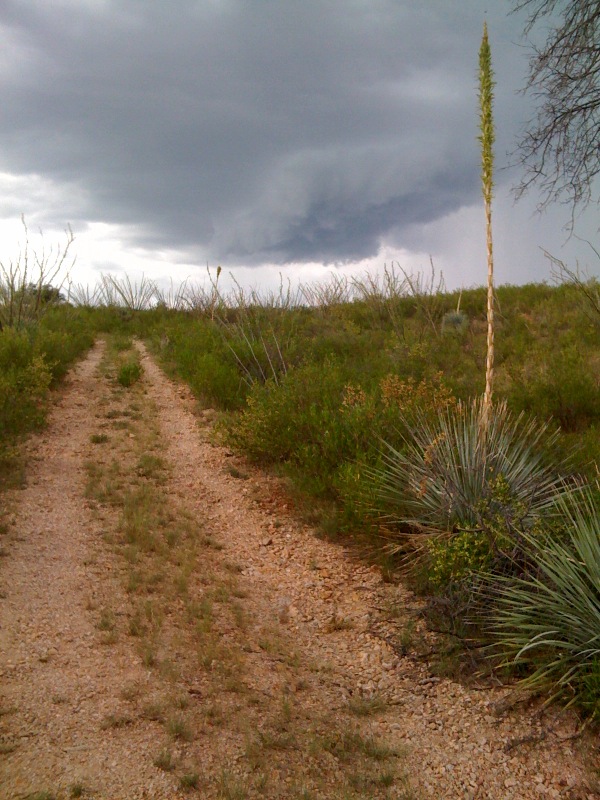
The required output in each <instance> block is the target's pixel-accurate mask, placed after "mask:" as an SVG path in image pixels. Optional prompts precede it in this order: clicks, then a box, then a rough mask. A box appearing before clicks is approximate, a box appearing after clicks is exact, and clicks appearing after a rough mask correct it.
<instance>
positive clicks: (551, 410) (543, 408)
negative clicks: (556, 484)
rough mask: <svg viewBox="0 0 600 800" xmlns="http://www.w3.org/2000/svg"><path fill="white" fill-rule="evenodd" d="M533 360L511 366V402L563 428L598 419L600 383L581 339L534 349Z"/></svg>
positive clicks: (576, 428)
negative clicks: (512, 376) (542, 348)
mask: <svg viewBox="0 0 600 800" xmlns="http://www.w3.org/2000/svg"><path fill="white" fill-rule="evenodd" d="M534 352H535V354H536V356H537V358H536V360H535V362H533V363H532V361H529V362H527V363H525V364H524V365H522V366H521V367H519V366H516V368H515V369H514V379H513V386H512V387H511V391H510V402H511V405H512V406H513V407H514V408H516V409H519V410H524V411H527V412H533V411H535V413H536V414H538V415H540V416H541V417H543V418H545V419H548V418H550V417H552V418H553V419H555V420H556V421H557V422H558V424H559V425H560V426H561V428H562V429H563V430H565V431H575V430H580V429H584V428H586V427H587V426H588V425H589V424H590V423H591V422H593V421H595V420H599V419H600V385H599V382H598V378H597V376H596V375H595V374H594V370H593V369H590V360H589V357H588V355H587V353H586V350H585V349H584V348H582V343H581V342H576V341H573V340H572V337H571V336H569V337H568V338H567V340H566V341H564V339H563V341H562V342H559V343H558V345H557V343H556V341H555V342H554V343H553V345H552V346H549V347H548V350H543V351H542V352H540V350H539V347H536V348H535V349H534Z"/></svg>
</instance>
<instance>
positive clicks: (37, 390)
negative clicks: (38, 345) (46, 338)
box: [0, 329, 52, 445]
mask: <svg viewBox="0 0 600 800" xmlns="http://www.w3.org/2000/svg"><path fill="white" fill-rule="evenodd" d="M51 379H52V375H51V372H50V369H49V367H48V365H47V364H46V362H45V361H44V359H43V357H41V356H39V355H37V354H36V353H35V348H34V346H33V344H32V342H31V339H30V337H29V336H28V334H27V333H25V332H17V331H15V330H12V329H4V330H3V331H1V332H0V445H1V444H2V442H12V441H14V439H15V438H16V437H17V436H18V435H20V434H23V433H25V432H27V431H28V430H30V429H31V428H34V427H37V426H39V425H40V424H41V423H42V422H43V421H44V418H45V412H46V398H47V393H48V388H49V386H50V382H51Z"/></svg>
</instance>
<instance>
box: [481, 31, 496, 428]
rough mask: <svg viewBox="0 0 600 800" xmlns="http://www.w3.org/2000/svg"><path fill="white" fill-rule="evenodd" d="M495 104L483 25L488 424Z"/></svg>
mask: <svg viewBox="0 0 600 800" xmlns="http://www.w3.org/2000/svg"><path fill="white" fill-rule="evenodd" d="M493 100H494V75H493V72H492V59H491V51H490V44H489V41H488V33H487V24H486V23H485V22H484V24H483V37H482V39H481V47H480V49H479V108H480V121H479V130H480V135H479V137H478V138H479V141H480V142H481V185H482V190H483V202H484V206H485V225H486V242H487V264H488V283H487V357H486V362H485V394H484V396H483V407H482V410H483V416H484V422H487V420H488V419H489V415H490V409H491V407H492V388H493V381H494V253H493V248H492V190H493V187H494V138H495V136H494V119H493V116H492V105H493Z"/></svg>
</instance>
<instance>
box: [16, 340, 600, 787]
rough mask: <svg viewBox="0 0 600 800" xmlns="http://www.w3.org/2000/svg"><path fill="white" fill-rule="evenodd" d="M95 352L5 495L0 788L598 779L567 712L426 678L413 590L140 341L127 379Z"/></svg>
mask: <svg viewBox="0 0 600 800" xmlns="http://www.w3.org/2000/svg"><path fill="white" fill-rule="evenodd" d="M103 353H104V345H103V344H102V343H99V344H98V345H97V346H96V347H95V348H94V349H93V350H92V351H91V353H90V354H89V356H88V357H87V358H86V359H85V360H84V361H82V362H81V363H80V364H79V365H78V366H77V367H76V368H75V369H74V371H73V373H72V376H71V378H70V380H69V381H68V383H67V385H66V387H65V389H64V390H63V391H62V393H61V396H60V398H59V400H58V402H57V403H56V405H55V407H54V409H53V412H52V414H51V418H50V422H49V425H48V428H47V430H45V432H44V433H43V434H41V435H40V436H37V437H33V438H32V440H31V441H30V443H29V445H28V451H29V467H28V474H27V483H26V487H25V488H24V489H22V490H20V491H16V492H13V493H12V494H11V495H9V496H8V497H7V498H6V501H7V503H8V507H9V509H10V510H9V520H10V526H9V532H8V534H6V535H5V536H4V541H3V543H2V544H3V551H2V552H3V554H4V557H3V558H2V559H1V560H0V590H1V594H0V597H1V599H0V687H1V696H0V798H7V799H8V798H11V799H12V798H20V797H23V798H24V797H28V796H30V797H38V798H40V800H41V798H42V797H46V798H50V797H55V798H66V797H74V796H84V797H94V798H112V799H114V800H121V799H122V800H125V799H126V798H127V800H130V799H131V798H157V799H160V800H162V798H164V799H165V800H166V799H167V798H178V797H184V796H189V793H190V792H191V793H192V796H193V794H194V793H196V796H200V797H207V798H212V797H215V798H244V797H274V798H275V797H282V798H283V797H291V798H295V797H298V798H300V797H304V798H313V797H314V798H321V797H322V798H338V797H339V798H342V797H348V798H350V797H365V798H366V797H390V798H394V797H395V798H407V799H408V798H410V797H414V798H494V799H498V800H500V798H502V799H503V800H504V799H506V800H508V799H509V798H515V799H516V798H526V799H527V798H544V797H548V798H573V799H574V798H590V799H591V798H594V797H598V796H599V795H597V794H595V793H594V790H593V789H592V784H591V776H592V774H593V767H594V763H595V762H594V759H595V758H596V754H595V751H594V747H593V745H594V742H593V741H592V740H590V738H589V737H588V736H583V737H579V738H572V734H573V733H574V732H575V730H576V727H577V720H576V719H575V718H574V717H573V716H570V715H568V714H567V715H565V714H563V715H558V714H557V712H556V711H554V710H552V711H550V712H546V713H543V714H541V713H540V711H539V708H536V707H524V706H523V705H514V704H512V703H511V702H510V701H511V697H512V695H511V694H510V692H509V690H508V689H506V688H501V687H498V688H489V687H488V688H485V689H482V688H466V687H464V686H461V685H460V684H458V683H455V682H453V681H450V680H448V679H437V678H435V677H432V676H431V674H430V673H429V671H428V667H427V664H426V663H425V662H424V661H422V660H419V659H417V658H415V657H414V654H411V652H410V646H407V640H406V629H405V627H404V626H405V615H404V614H403V609H404V608H406V607H408V606H410V605H414V598H412V597H411V596H410V594H409V593H408V592H407V591H406V590H405V589H403V588H402V587H401V586H392V585H390V584H386V583H384V582H383V581H382V579H381V577H380V575H379V572H378V571H377V569H375V568H371V567H368V566H365V565H364V564H362V563H360V562H359V561H357V560H356V559H354V558H352V557H351V555H350V554H349V553H347V552H346V551H345V550H344V549H343V548H341V547H339V546H337V545H334V544H331V543H328V542H326V541H323V540H320V539H318V538H317V537H316V536H315V535H314V532H313V531H312V530H311V529H310V528H309V527H308V526H306V525H305V524H303V523H302V522H300V521H298V520H297V519H296V518H294V515H293V512H292V509H291V508H290V507H289V506H288V503H287V502H286V499H285V495H284V494H283V492H282V491H281V487H280V486H279V485H278V483H277V481H275V480H274V479H272V478H269V477H267V476H265V475H263V474H261V473H260V472H259V471H257V470H255V469H253V468H251V467H249V466H248V465H247V464H244V462H243V461H242V460H241V459H239V458H238V457H236V456H234V455H233V454H232V453H231V452H229V451H228V450H227V449H225V448H223V447H220V446H217V445H215V444H213V443H212V442H211V439H212V436H211V425H212V419H213V414H211V413H210V411H208V410H207V411H200V412H198V411H197V410H196V409H195V405H194V402H193V399H192V398H191V396H190V394H189V392H188V390H187V389H186V388H184V387H181V386H177V385H175V384H173V383H172V382H171V381H170V380H168V379H167V378H166V377H165V375H164V373H163V372H162V371H161V370H160V369H159V368H158V367H157V366H156V365H155V363H154V362H153V361H152V359H151V358H150V357H149V356H148V355H147V354H146V352H145V351H142V363H143V366H144V378H143V380H142V381H141V382H140V383H139V384H137V385H136V388H135V390H134V389H132V390H129V391H126V390H123V389H121V387H118V386H117V385H116V384H115V381H114V374H113V373H111V368H110V365H108V366H107V363H108V362H105V361H103ZM119 422H120V424H117V423H119ZM94 437H96V441H94ZM100 440H102V441H100ZM150 456H151V457H152V458H151V459H150ZM144 459H145V460H144ZM152 459H154V460H152ZM159 462H160V464H162V463H164V465H165V466H164V470H163V469H162V466H161V467H160V469H159V468H158V466H157V465H159ZM94 465H95V466H94ZM140 465H141V466H140ZM144 465H145V466H144ZM148 465H154V466H153V468H152V470H150V467H149V466H148ZM159 472H160V475H159V476H158V474H159ZM150 473H152V475H153V477H151V478H148V477H147V476H148V474H150ZM94 475H96V478H97V480H96V490H95V493H94V491H93V490H91V489H90V485H91V483H90V482H91V481H92V479H93V476H94ZM99 475H100V476H101V478H98V476H99ZM90 476H92V477H90ZM111 476H112V477H111ZM132 476H133V477H132ZM140 476H141V477H140ZM157 476H158V477H157ZM109 478H110V480H112V482H113V484H114V485H113V489H112V492H113V493H112V495H111V494H110V492H109V489H108V488H107V487H108V486H109ZM101 481H104V483H102V486H103V487H104V488H103V490H102V492H103V493H102V492H100V490H99V489H98V488H97V487H98V486H99V485H100V483H101ZM121 484H122V485H124V486H125V488H126V491H125V490H122V487H121V489H120V488H119V485H121ZM115 486H116V488H115ZM127 492H129V494H127ZM133 492H138V494H137V495H136V494H132V493H133ZM140 492H142V494H139V493H140ZM144 492H145V493H146V494H143V493H144ZM152 496H154V498H155V500H157V502H158V505H159V506H160V511H161V514H163V517H164V515H165V514H166V519H167V521H166V522H165V521H164V519H163V518H162V517H161V519H160V520H159V521H158V522H157V523H156V530H157V534H156V536H159V534H160V536H164V537H165V538H164V542H165V543H163V544H160V543H159V544H157V542H158V541H159V540H158V539H156V538H153V539H152V543H151V544H150V545H149V544H148V543H147V542H146V544H143V543H142V544H140V543H139V542H136V541H133V539H132V535H131V533H129V534H128V533H127V531H131V530H132V527H131V525H132V523H130V522H127V520H128V519H130V517H131V515H132V514H134V512H135V510H136V509H135V507H134V508H133V509H132V508H131V503H130V502H129V501H128V500H127V498H128V497H129V498H131V497H134V498H135V497H138V498H139V497H146V498H147V500H148V502H151V500H152ZM107 498H108V499H107ZM111 498H112V499H111ZM119 498H120V499H119ZM123 498H125V499H123ZM148 498H149V499H148ZM144 502H146V501H144ZM128 503H129V505H128ZM133 505H134V506H135V502H134V504H133ZM167 512H168V513H167ZM152 513H153V514H154V517H152V519H153V520H155V521H156V519H158V517H156V513H158V512H152ZM127 515H129V517H128V516H127ZM161 520H162V521H161ZM153 524H154V523H153ZM128 525H129V528H128V527H127V526H128ZM148 526H149V527H151V526H150V523H148ZM142 527H143V526H142ZM128 537H129V538H128ZM160 541H161V542H162V541H163V540H162V539H161V540H160ZM138 628H139V630H138ZM150 648H153V649H152V652H150ZM365 742H367V743H368V742H371V743H378V745H377V747H378V748H379V749H377V748H376V747H375V745H374V744H373V747H370V748H369V747H367V746H366V745H365ZM36 793H37V794H36ZM44 793H46V794H44Z"/></svg>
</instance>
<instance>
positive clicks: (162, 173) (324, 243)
mask: <svg viewBox="0 0 600 800" xmlns="http://www.w3.org/2000/svg"><path fill="white" fill-rule="evenodd" d="M508 7H509V5H508V4H507V3H504V2H497V0H496V2H494V3H491V4H490V8H489V9H488V12H487V19H488V25H489V27H490V33H491V39H492V47H493V58H494V65H495V69H496V75H497V80H498V86H497V92H496V94H497V102H496V114H497V119H498V155H499V161H500V162H501V161H502V160H503V153H504V151H505V150H506V149H509V148H510V146H511V142H512V138H513V136H514V134H515V130H516V127H517V125H518V123H519V121H520V120H522V119H524V118H525V117H526V116H527V114H526V112H525V111H524V105H523V104H524V101H523V100H522V99H520V98H518V97H516V95H515V94H514V92H515V89H517V88H518V87H519V85H520V84H522V82H523V74H524V72H525V64H526V58H525V55H526V54H525V53H523V52H522V51H521V50H520V49H519V47H518V46H517V45H516V44H515V42H516V41H517V39H518V36H519V27H520V24H521V23H522V20H517V19H516V18H514V17H507V14H506V12H507V11H508ZM483 11H484V5H483V4H482V3H481V0H461V2H460V3H449V2H447V0H428V2H426V3H415V2H413V1H412V0H171V1H170V2H166V0H95V1H94V0H87V2H83V1H82V0H77V1H75V0H72V1H71V2H67V1H66V0H62V2H58V0H57V2H56V3H52V4H49V3H45V2H42V1H41V0H4V2H3V3H2V5H1V6H0V30H1V32H2V39H3V42H4V56H3V59H2V61H0V102H1V104H2V115H0V170H2V171H4V172H8V173H11V174H30V173H36V174H39V175H41V176H43V177H44V178H47V179H49V180H51V181H53V182H54V183H56V184H57V185H58V186H62V187H67V188H68V187H72V195H71V196H72V200H71V202H70V203H69V202H68V203H67V206H68V207H67V208H65V207H64V202H65V194H67V195H68V192H65V191H62V192H61V193H60V207H56V208H53V209H52V208H48V209H46V214H47V215H48V218H49V219H57V220H61V221H62V220H64V219H65V216H67V218H68V219H70V220H71V222H72V223H73V225H74V226H77V225H78V224H79V225H81V226H83V225H85V223H86V221H89V220H94V221H101V222H108V223H117V224H123V225H126V226H129V227H128V230H129V231H130V234H129V235H130V236H131V244H134V245H138V246H142V247H147V248H178V249H182V250H187V251H188V252H189V254H190V255H192V256H197V257H198V258H202V257H204V254H206V253H210V254H211V255H212V257H213V258H214V259H218V260H220V261H224V262H225V261H226V262H227V263H229V264H235V263H245V264H257V263H260V262H262V261H270V262H276V263H286V262H291V261H294V262H299V261H304V260H306V261H325V262H332V261H337V262H339V261H344V260H349V261H352V260H357V259H360V258H364V257H368V256H370V255H374V254H376V253H377V250H378V247H379V244H380V242H381V241H382V240H383V239H385V238H387V239H388V240H390V237H391V238H392V239H393V240H394V241H395V242H397V243H398V244H399V245H402V243H403V232H404V231H405V230H408V229H409V228H410V226H414V225H415V224H426V223H428V222H431V221H433V220H436V219H438V218H440V217H443V216H444V215H446V214H448V213H450V212H452V211H454V210H457V209H459V208H461V207H463V206H466V205H469V204H471V203H473V202H475V201H476V200H477V198H478V195H479V191H480V189H479V177H478V172H479V168H478V148H477V141H476V136H477V108H476V86H477V51H478V48H479V42H480V37H481V28H482V23H483V19H484V14H483ZM503 179H504V178H502V177H501V180H503Z"/></svg>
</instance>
